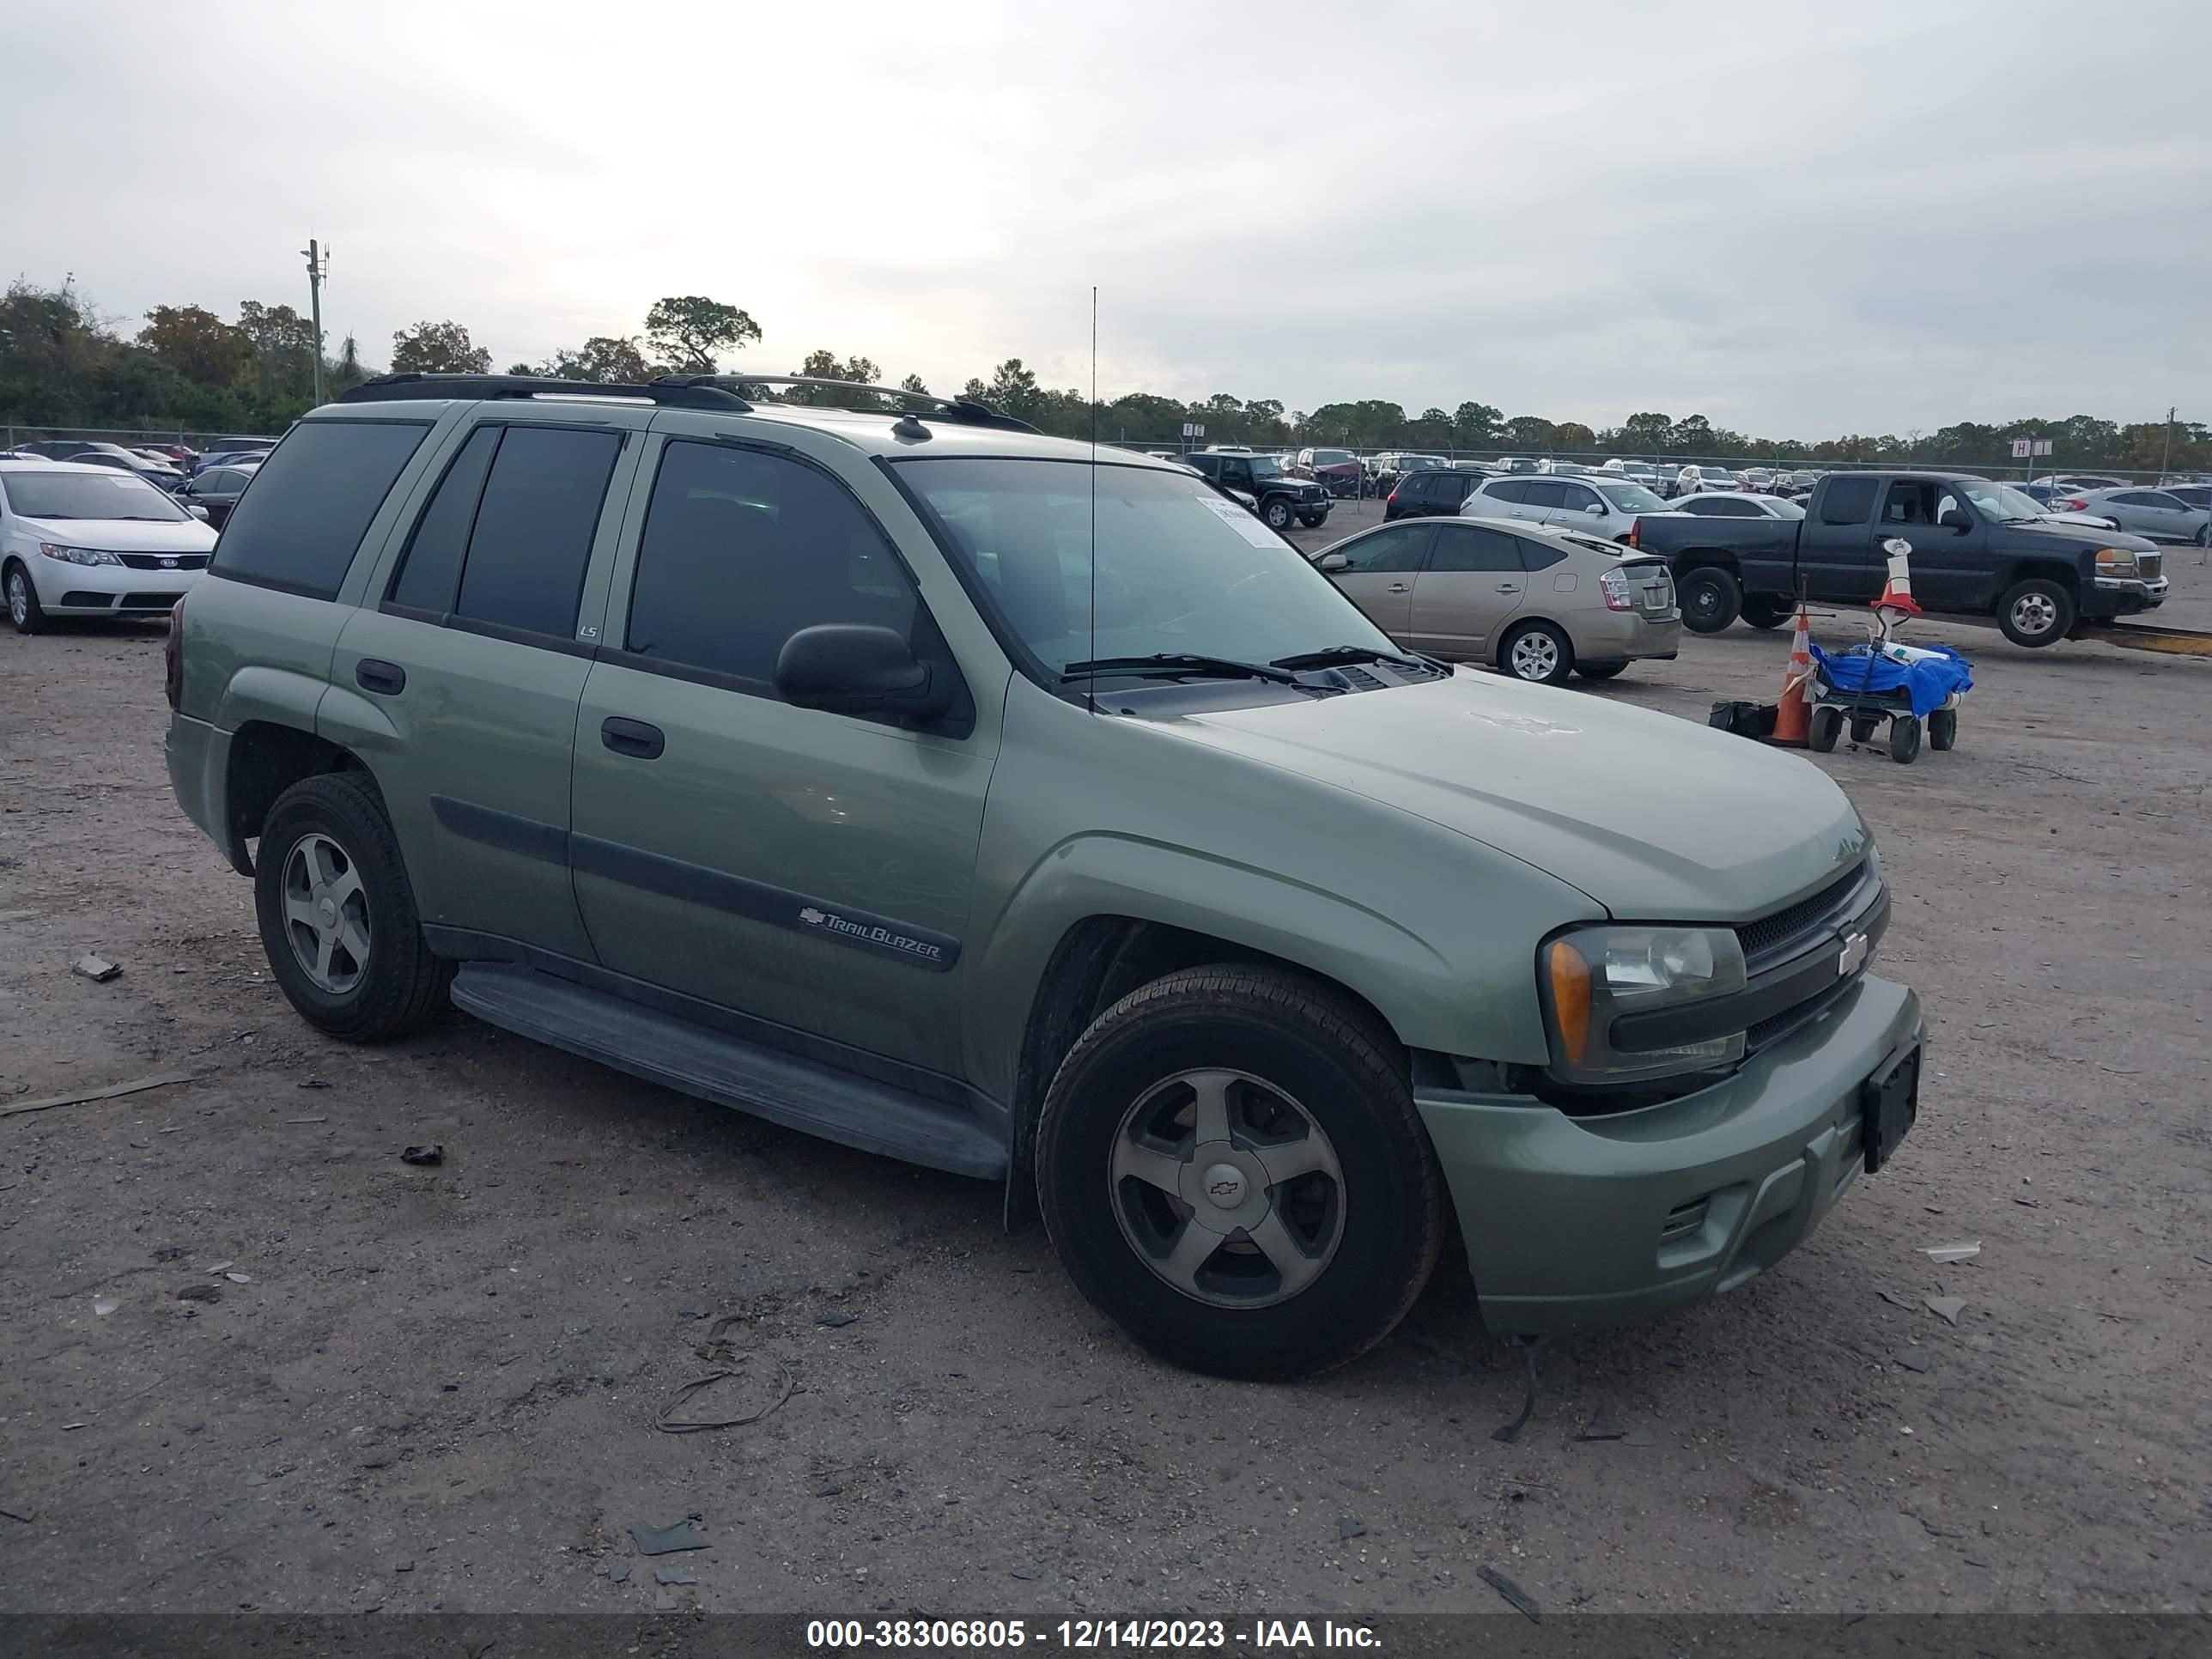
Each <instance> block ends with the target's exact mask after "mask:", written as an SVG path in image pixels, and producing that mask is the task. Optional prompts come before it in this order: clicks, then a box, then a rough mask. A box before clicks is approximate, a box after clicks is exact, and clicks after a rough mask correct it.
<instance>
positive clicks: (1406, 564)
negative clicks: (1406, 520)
mask: <svg viewBox="0 0 2212 1659" xmlns="http://www.w3.org/2000/svg"><path fill="white" fill-rule="evenodd" d="M1430 528H1431V527H1430V526H1428V525H1425V524H1408V525H1394V526H1391V527H1390V528H1389V529H1388V530H1378V531H1376V532H1375V533H1374V534H1373V535H1371V536H1362V537H1361V538H1359V539H1358V540H1357V541H1352V542H1346V543H1345V544H1343V545H1342V546H1340V547H1332V548H1331V549H1329V551H1330V552H1332V553H1341V554H1343V555H1344V556H1345V558H1346V561H1348V570H1347V571H1345V572H1339V573H1337V574H1349V571H1352V570H1372V571H1383V570H1419V568H1421V556H1422V554H1423V553H1424V552H1425V551H1426V550H1427V548H1428V545H1429V534H1430Z"/></svg>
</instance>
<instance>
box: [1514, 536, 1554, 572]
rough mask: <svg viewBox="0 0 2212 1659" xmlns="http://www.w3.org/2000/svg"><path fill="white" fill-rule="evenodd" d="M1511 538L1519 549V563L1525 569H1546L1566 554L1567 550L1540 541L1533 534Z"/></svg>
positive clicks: (1551, 543)
mask: <svg viewBox="0 0 2212 1659" xmlns="http://www.w3.org/2000/svg"><path fill="white" fill-rule="evenodd" d="M1513 540H1514V543H1515V544H1516V546H1517V547H1518V548H1519V549H1520V550H1521V563H1522V567H1523V568H1526V569H1529V570H1548V569H1550V568H1552V567H1553V565H1555V564H1557V563H1559V561H1560V560H1562V559H1564V558H1565V557H1566V556H1567V550H1566V549H1565V548H1564V547H1561V546H1559V544H1556V543H1553V542H1540V541H1538V540H1537V539H1536V538H1534V537H1533V536H1516V537H1515V538H1513Z"/></svg>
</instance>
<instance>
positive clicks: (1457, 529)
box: [1429, 524, 1521, 572]
mask: <svg viewBox="0 0 2212 1659" xmlns="http://www.w3.org/2000/svg"><path fill="white" fill-rule="evenodd" d="M1520 539H1521V538H1519V537H1517V536H1509V535H1507V534H1506V533H1505V532H1504V531H1502V530H1491V529H1488V528H1486V527H1485V526H1481V525H1479V524H1444V525H1439V526H1437V547H1436V551H1435V552H1434V553H1432V554H1431V555H1430V556H1429V569H1430V571H1431V572H1435V571H1438V570H1514V571H1517V570H1519V569H1520V568H1521V555H1520V552H1519V549H1518V544H1519V542H1520Z"/></svg>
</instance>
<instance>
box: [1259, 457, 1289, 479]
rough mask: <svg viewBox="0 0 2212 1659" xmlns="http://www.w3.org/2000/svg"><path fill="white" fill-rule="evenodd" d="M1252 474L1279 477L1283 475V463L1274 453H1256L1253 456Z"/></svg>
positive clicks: (1262, 476)
mask: <svg viewBox="0 0 2212 1659" xmlns="http://www.w3.org/2000/svg"><path fill="white" fill-rule="evenodd" d="M1252 476H1253V477H1255V478H1279V477H1282V476H1283V464H1282V463H1281V462H1280V461H1279V460H1277V459H1275V458H1274V457H1273V455H1255V456H1254V457H1253V458H1252Z"/></svg>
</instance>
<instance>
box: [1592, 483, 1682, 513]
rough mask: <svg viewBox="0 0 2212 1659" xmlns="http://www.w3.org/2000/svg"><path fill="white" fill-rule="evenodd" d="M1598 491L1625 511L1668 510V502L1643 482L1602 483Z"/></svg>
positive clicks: (1655, 511)
mask: <svg viewBox="0 0 2212 1659" xmlns="http://www.w3.org/2000/svg"><path fill="white" fill-rule="evenodd" d="M1597 493H1598V494H1599V495H1602V496H1604V497H1605V498H1606V500H1607V501H1611V502H1612V503H1613V505H1614V506H1615V507H1619V508H1620V510H1621V511H1622V512H1623V513H1663V512H1665V511H1666V510H1667V503H1666V502H1664V501H1661V500H1660V499H1659V498H1658V497H1657V496H1656V495H1653V494H1652V493H1651V492H1650V490H1648V489H1645V488H1644V486H1643V485H1642V484H1632V483H1619V484H1600V485H1598V487H1597Z"/></svg>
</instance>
